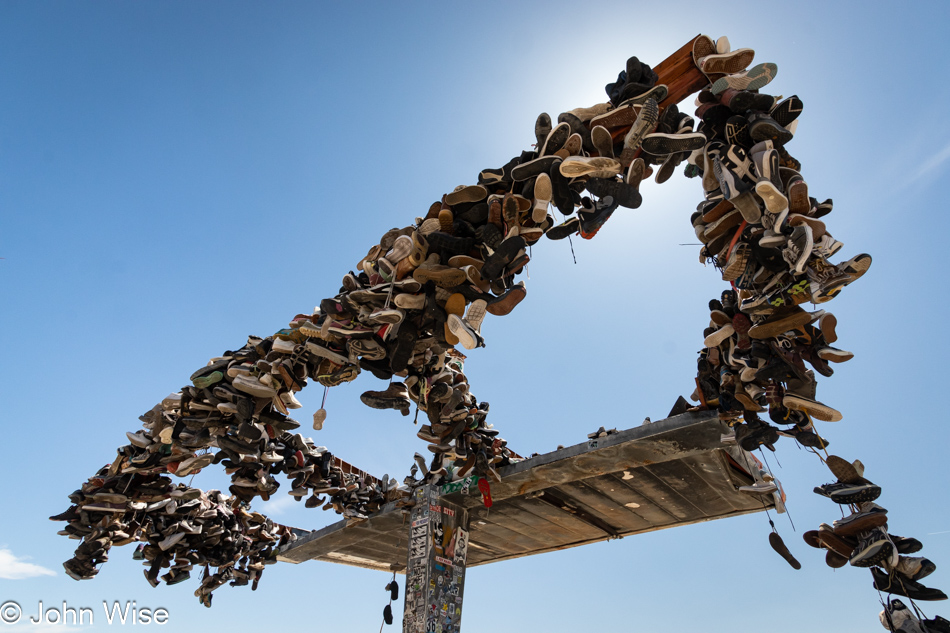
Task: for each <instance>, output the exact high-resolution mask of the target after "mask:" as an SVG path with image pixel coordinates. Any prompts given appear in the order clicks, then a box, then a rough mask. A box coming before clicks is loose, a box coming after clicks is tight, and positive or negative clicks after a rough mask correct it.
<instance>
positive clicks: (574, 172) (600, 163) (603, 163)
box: [558, 157, 620, 178]
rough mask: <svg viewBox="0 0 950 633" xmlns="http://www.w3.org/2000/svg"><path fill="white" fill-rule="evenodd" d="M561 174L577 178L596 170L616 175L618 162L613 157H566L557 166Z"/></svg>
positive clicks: (618, 169)
mask: <svg viewBox="0 0 950 633" xmlns="http://www.w3.org/2000/svg"><path fill="white" fill-rule="evenodd" d="M558 169H559V170H560V172H561V175H562V176H564V177H565V178H577V177H579V176H588V175H591V174H595V173H598V172H605V173H607V174H612V175H616V174H619V173H620V163H619V162H618V161H616V160H614V159H613V158H603V157H594V158H578V159H572V158H568V159H566V160H563V161H561V165H560V166H559V167H558Z"/></svg>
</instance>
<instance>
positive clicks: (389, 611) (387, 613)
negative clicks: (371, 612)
mask: <svg viewBox="0 0 950 633" xmlns="http://www.w3.org/2000/svg"><path fill="white" fill-rule="evenodd" d="M383 620H384V621H385V622H386V624H392V623H393V608H392V607H391V606H389V605H388V604H387V605H386V606H385V607H383Z"/></svg>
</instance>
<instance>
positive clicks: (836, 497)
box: [814, 482, 881, 505]
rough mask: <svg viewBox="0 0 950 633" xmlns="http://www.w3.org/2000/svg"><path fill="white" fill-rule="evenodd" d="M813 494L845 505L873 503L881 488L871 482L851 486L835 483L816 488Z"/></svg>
mask: <svg viewBox="0 0 950 633" xmlns="http://www.w3.org/2000/svg"><path fill="white" fill-rule="evenodd" d="M814 492H815V494H819V495H821V496H823V497H828V498H829V499H831V500H832V501H834V502H835V503H839V504H842V505H845V504H849V503H861V502H864V501H874V500H875V499H877V498H878V497H880V496H881V487H880V486H876V485H874V484H872V483H871V482H866V483H853V484H849V483H844V482H837V483H833V484H825V485H823V486H816V487H815V490H814Z"/></svg>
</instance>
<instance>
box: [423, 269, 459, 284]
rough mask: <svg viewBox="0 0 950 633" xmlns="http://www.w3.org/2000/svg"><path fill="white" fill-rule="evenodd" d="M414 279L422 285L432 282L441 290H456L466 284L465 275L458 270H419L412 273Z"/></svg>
mask: <svg viewBox="0 0 950 633" xmlns="http://www.w3.org/2000/svg"><path fill="white" fill-rule="evenodd" d="M412 278H413V279H415V280H416V281H418V282H419V283H421V284H424V283H426V282H427V281H431V282H433V283H435V285H437V286H439V287H440V288H454V287H455V286H457V285H459V284H461V283H464V282H465V273H464V272H462V271H461V270H458V269H457V268H451V269H448V270H429V269H428V268H417V269H415V270H414V271H412Z"/></svg>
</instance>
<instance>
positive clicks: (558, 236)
mask: <svg viewBox="0 0 950 633" xmlns="http://www.w3.org/2000/svg"><path fill="white" fill-rule="evenodd" d="M580 227H581V223H580V220H578V219H577V218H570V219H569V220H567V221H566V222H564V223H563V224H558V225H557V226H555V227H551V228H550V229H548V231H547V233H545V235H547V236H548V237H549V238H550V239H552V240H563V239H564V238H565V237H569V236H571V235H574V234H575V233H577V232H578V231H579V230H580Z"/></svg>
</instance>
